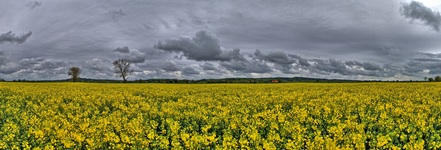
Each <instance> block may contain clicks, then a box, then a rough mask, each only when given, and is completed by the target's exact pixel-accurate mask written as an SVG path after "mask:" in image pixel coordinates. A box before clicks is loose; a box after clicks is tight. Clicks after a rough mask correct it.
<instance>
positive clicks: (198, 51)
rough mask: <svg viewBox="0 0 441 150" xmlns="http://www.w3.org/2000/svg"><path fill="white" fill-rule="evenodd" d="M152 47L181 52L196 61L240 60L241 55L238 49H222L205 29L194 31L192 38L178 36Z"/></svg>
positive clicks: (217, 41)
mask: <svg viewBox="0 0 441 150" xmlns="http://www.w3.org/2000/svg"><path fill="white" fill-rule="evenodd" d="M154 48H157V49H160V50H164V51H168V52H178V53H182V54H183V55H184V56H185V57H186V58H187V59H190V60H196V61H229V60H240V59H243V56H242V55H241V54H240V50H239V49H234V50H232V51H223V50H222V49H221V46H220V45H219V40H218V39H217V38H216V37H214V36H213V35H211V34H210V33H208V32H207V31H205V30H202V31H198V32H196V35H195V36H194V37H193V38H190V37H179V38H175V39H167V40H165V41H159V42H158V43H157V44H156V45H155V46H154Z"/></svg>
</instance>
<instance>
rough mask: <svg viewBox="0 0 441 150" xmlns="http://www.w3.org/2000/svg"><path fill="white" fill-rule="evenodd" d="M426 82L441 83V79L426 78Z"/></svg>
mask: <svg viewBox="0 0 441 150" xmlns="http://www.w3.org/2000/svg"><path fill="white" fill-rule="evenodd" d="M424 81H429V82H441V77H440V76H436V77H435V78H427V77H424Z"/></svg>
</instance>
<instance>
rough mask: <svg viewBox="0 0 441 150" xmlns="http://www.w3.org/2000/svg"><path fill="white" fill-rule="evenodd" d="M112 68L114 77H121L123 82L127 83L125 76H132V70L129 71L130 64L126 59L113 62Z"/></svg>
mask: <svg viewBox="0 0 441 150" xmlns="http://www.w3.org/2000/svg"><path fill="white" fill-rule="evenodd" d="M113 66H114V67H113V70H114V71H115V74H116V76H118V77H122V78H123V80H124V82H127V76H129V75H131V74H133V70H132V69H130V67H131V63H130V61H129V60H128V59H118V60H115V61H114V62H113Z"/></svg>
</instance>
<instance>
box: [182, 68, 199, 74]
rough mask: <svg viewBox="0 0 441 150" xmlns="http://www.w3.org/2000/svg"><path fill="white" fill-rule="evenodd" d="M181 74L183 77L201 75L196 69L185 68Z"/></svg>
mask: <svg viewBox="0 0 441 150" xmlns="http://www.w3.org/2000/svg"><path fill="white" fill-rule="evenodd" d="M181 73H182V74H183V75H198V74H200V72H199V71H197V70H196V69H194V68H192V67H184V68H182V70H181Z"/></svg>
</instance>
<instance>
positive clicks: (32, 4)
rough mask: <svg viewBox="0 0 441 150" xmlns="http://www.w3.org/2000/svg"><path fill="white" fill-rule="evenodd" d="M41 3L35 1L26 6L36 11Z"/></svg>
mask: <svg viewBox="0 0 441 150" xmlns="http://www.w3.org/2000/svg"><path fill="white" fill-rule="evenodd" d="M41 4H42V3H41V2H39V1H33V2H29V3H27V4H26V6H27V7H29V8H31V9H34V8H35V7H38V6H41Z"/></svg>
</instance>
